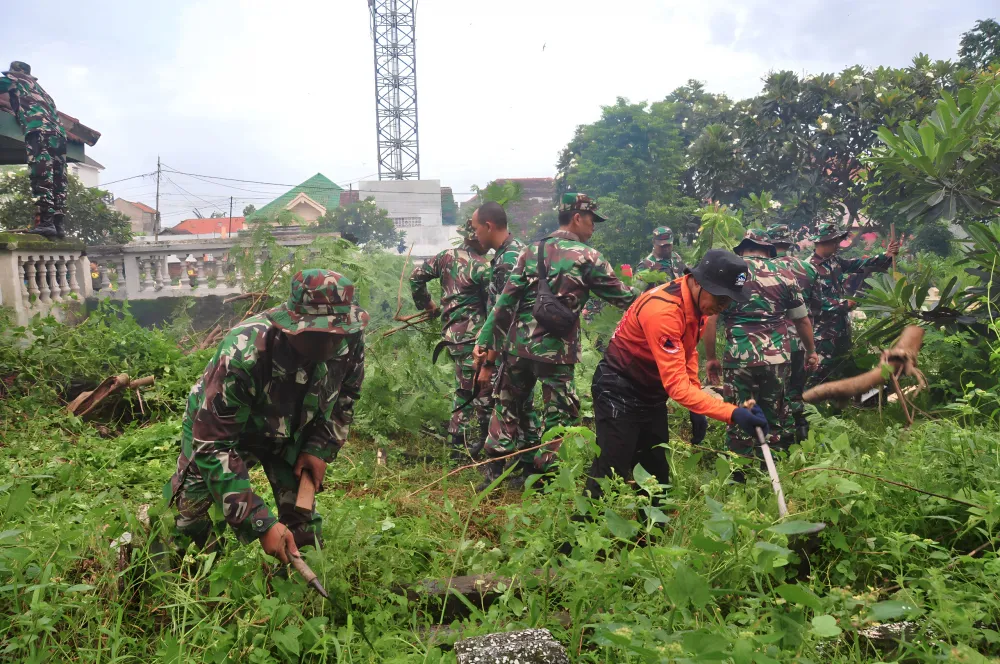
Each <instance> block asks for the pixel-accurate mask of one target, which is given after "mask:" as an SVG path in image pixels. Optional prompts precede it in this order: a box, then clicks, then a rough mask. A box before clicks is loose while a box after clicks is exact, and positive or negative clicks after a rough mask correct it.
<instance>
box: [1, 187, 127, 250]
mask: <svg viewBox="0 0 1000 664" xmlns="http://www.w3.org/2000/svg"><path fill="white" fill-rule="evenodd" d="M108 199H109V194H108V192H106V191H102V190H100V189H97V188H96V187H95V188H92V189H88V188H87V187H85V186H83V184H82V183H81V182H80V180H79V178H77V177H76V176H75V175H72V174H71V175H70V176H69V179H68V188H67V192H66V219H65V228H66V234H67V235H69V236H70V237H74V238H77V239H79V240H82V241H83V242H85V243H86V244H88V245H101V244H124V243H126V242H129V241H131V239H132V225H131V222H130V221H129V218H128V217H126V216H125V215H124V214H122V213H121V212H118V211H117V210H115V209H114V208H112V207H109V206H108V204H107V200H108ZM34 219H35V204H34V201H33V200H32V195H31V181H30V179H29V178H28V172H27V171H26V170H18V171H6V172H5V173H2V174H0V226H2V227H3V228H7V229H11V228H27V227H29V226H31V225H32V224H33V223H34Z"/></svg>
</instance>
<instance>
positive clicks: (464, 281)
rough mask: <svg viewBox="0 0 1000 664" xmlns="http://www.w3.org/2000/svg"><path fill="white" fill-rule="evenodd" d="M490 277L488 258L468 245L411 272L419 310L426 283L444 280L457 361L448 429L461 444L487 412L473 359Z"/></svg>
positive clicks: (446, 325)
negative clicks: (480, 394)
mask: <svg viewBox="0 0 1000 664" xmlns="http://www.w3.org/2000/svg"><path fill="white" fill-rule="evenodd" d="M463 232H464V231H463ZM489 276H490V272H489V268H488V265H487V263H486V258H485V257H484V256H481V255H479V254H477V253H475V252H474V251H471V250H470V249H469V248H468V247H466V246H462V247H459V248H456V249H445V250H444V251H442V252H441V253H439V254H438V255H436V256H434V257H433V258H431V259H429V260H427V261H426V262H425V263H424V264H423V265H419V266H417V267H416V268H415V269H414V270H413V272H412V273H411V274H410V291H411V292H412V294H413V303H414V304H415V305H416V306H417V308H418V309H426V308H427V307H428V306H429V305H430V302H431V297H430V294H429V293H428V292H427V282H429V281H431V280H433V279H440V280H441V333H442V336H443V337H444V341H445V342H446V343H447V346H448V355H449V356H450V357H451V360H452V362H453V363H454V365H455V398H454V402H453V404H452V408H454V409H457V410H455V412H453V413H452V415H451V421H450V422H449V423H448V433H449V434H451V435H452V436H462V442H463V444H467V443H468V442H469V441H473V440H475V439H476V438H477V430H478V425H477V424H476V422H475V419H477V417H486V416H487V415H488V413H489V410H488V397H481V396H477V397H475V398H473V395H474V394H475V393H476V391H477V390H476V381H475V377H476V371H475V368H474V365H473V361H472V348H473V346H474V345H475V343H476V332H477V331H478V330H479V328H480V326H481V325H482V324H483V319H484V318H485V317H486V298H487V289H488V287H489ZM459 406H461V408H459Z"/></svg>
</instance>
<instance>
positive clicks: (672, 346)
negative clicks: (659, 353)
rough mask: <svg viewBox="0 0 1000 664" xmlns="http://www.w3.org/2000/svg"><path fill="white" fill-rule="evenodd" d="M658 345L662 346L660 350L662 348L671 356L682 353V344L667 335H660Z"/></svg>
mask: <svg viewBox="0 0 1000 664" xmlns="http://www.w3.org/2000/svg"><path fill="white" fill-rule="evenodd" d="M658 343H659V344H660V348H662V349H663V350H664V351H665V352H667V353H670V354H671V355H673V354H674V353H676V352H678V351H680V349H681V345H680V343H679V342H677V341H676V340H675V339H673V338H671V337H669V336H667V335H666V334H661V335H660V338H659V341H658Z"/></svg>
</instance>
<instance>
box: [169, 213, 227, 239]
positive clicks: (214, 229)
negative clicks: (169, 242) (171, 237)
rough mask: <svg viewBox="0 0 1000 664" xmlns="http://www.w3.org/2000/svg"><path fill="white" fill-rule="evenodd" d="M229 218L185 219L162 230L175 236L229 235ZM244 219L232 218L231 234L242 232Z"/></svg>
mask: <svg viewBox="0 0 1000 664" xmlns="http://www.w3.org/2000/svg"><path fill="white" fill-rule="evenodd" d="M229 221H230V219H229V217H215V218H214V219H185V220H184V221H182V222H181V223H179V224H177V225H176V226H171V227H170V228H165V229H163V232H164V233H166V232H170V233H175V234H177V235H213V234H217V235H222V236H225V235H229V229H230V224H229ZM245 221H246V218H245V217H233V218H232V232H233V233H235V232H237V231H241V230H243V226H244V222H245Z"/></svg>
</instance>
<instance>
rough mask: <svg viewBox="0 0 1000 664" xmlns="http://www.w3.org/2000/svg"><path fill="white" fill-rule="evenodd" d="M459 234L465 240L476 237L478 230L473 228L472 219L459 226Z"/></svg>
mask: <svg viewBox="0 0 1000 664" xmlns="http://www.w3.org/2000/svg"><path fill="white" fill-rule="evenodd" d="M458 234H459V235H461V236H462V239H463V240H475V239H476V231H475V229H474V228H472V219H469V220H467V221H466V222H465V223H464V224H462V225H461V226H459V227H458Z"/></svg>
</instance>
